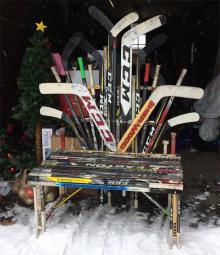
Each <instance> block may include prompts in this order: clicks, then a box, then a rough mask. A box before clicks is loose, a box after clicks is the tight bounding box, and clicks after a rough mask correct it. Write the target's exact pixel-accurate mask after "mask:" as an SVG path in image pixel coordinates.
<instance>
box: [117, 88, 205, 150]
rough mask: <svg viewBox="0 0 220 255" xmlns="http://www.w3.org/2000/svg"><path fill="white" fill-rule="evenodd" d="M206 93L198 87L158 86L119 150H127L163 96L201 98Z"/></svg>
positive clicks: (124, 136) (131, 126)
mask: <svg viewBox="0 0 220 255" xmlns="http://www.w3.org/2000/svg"><path fill="white" fill-rule="evenodd" d="M203 94H204V91H203V89H201V88H197V87H188V86H182V87H179V86H175V85H164V86H160V87H157V88H156V89H155V90H154V91H153V93H152V94H151V96H150V97H149V99H148V100H147V102H146V103H145V104H144V106H143V107H142V109H141V110H140V112H139V113H138V115H137V116H136V118H135V120H134V121H133V122H132V124H131V125H130V126H129V128H128V130H127V131H126V133H125V134H124V135H123V137H122V138H121V140H120V142H119V144H118V146H117V151H118V152H125V151H126V150H127V148H128V147H129V145H130V144H131V143H132V141H133V139H134V138H135V137H136V135H137V134H138V132H139V131H140V129H141V128H142V127H143V125H144V123H145V122H146V121H147V120H148V118H149V116H150V114H151V113H152V111H153V110H154V108H155V107H156V105H157V103H158V102H159V101H160V100H161V99H162V98H163V97H170V96H171V97H172V96H173V97H182V98H191V99H200V98H202V96H203Z"/></svg>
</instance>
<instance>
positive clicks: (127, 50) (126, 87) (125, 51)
mask: <svg viewBox="0 0 220 255" xmlns="http://www.w3.org/2000/svg"><path fill="white" fill-rule="evenodd" d="M165 22H166V20H165V17H164V16H163V15H158V16H156V17H154V18H151V19H149V20H146V21H144V22H142V23H141V24H139V25H137V26H135V27H133V28H132V29H130V30H129V31H127V32H126V33H125V34H124V35H123V37H122V41H121V96H120V98H121V106H122V113H123V115H124V116H127V115H129V112H130V110H131V82H132V43H133V42H134V41H135V40H136V39H137V38H138V37H140V36H141V35H143V34H146V33H148V32H150V31H152V30H154V29H156V28H158V27H160V26H162V25H163V24H165Z"/></svg>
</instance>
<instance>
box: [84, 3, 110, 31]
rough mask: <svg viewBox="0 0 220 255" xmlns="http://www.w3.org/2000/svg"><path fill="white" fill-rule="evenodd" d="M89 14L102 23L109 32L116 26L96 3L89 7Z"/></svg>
mask: <svg viewBox="0 0 220 255" xmlns="http://www.w3.org/2000/svg"><path fill="white" fill-rule="evenodd" d="M89 14H90V15H91V16H92V17H93V18H94V19H95V20H96V21H98V22H99V23H100V24H102V25H103V26H104V27H105V29H106V30H107V31H108V32H109V31H110V30H111V29H112V27H113V26H114V25H113V23H112V22H111V20H110V19H109V18H108V17H107V16H106V15H105V14H104V13H103V12H102V11H101V10H100V9H98V8H97V7H95V6H94V5H92V6H90V7H89Z"/></svg>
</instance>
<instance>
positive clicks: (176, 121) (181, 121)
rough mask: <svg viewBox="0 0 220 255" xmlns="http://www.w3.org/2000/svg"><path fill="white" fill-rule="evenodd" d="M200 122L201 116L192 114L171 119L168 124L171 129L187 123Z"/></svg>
mask: <svg viewBox="0 0 220 255" xmlns="http://www.w3.org/2000/svg"><path fill="white" fill-rule="evenodd" d="M199 120H200V116H199V114H198V113H197V112H190V113H185V114H182V115H179V116H177V117H174V118H172V119H169V120H168V121H167V123H168V125H169V126H170V127H174V126H177V125H181V124H185V123H191V122H197V121H199Z"/></svg>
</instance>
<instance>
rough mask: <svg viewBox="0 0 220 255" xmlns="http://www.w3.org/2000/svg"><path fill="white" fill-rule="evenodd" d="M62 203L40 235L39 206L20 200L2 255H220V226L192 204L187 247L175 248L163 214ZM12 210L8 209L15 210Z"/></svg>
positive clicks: (2, 231)
mask: <svg viewBox="0 0 220 255" xmlns="http://www.w3.org/2000/svg"><path fill="white" fill-rule="evenodd" d="M70 208H73V204H68V205H65V206H64V207H62V208H60V209H59V210H58V211H57V212H56V213H55V215H54V216H53V217H52V218H51V219H50V220H49V221H48V224H47V226H48V228H47V231H46V233H45V234H44V235H42V236H40V237H39V239H35V234H34V213H33V210H31V209H27V208H24V207H21V206H18V205H16V206H15V207H14V208H13V209H12V210H13V213H16V218H17V223H16V224H14V225H11V226H0V254H1V255H44V254H45V255H73V254H77V255H87V254H89V255H125V254H126V255H157V254H158V255H161V254H163V255H168V254H169V255H173V254H175V255H203V254H204V255H219V254H220V227H216V226H215V225H214V224H199V226H198V227H197V228H192V227H190V226H189V225H190V223H193V221H196V218H193V216H192V213H191V212H190V210H188V209H186V210H185V211H184V213H183V216H182V220H181V222H182V223H181V224H182V226H181V231H182V233H181V234H182V247H181V249H178V248H176V247H174V248H173V249H170V248H169V247H168V244H167V233H168V232H167V231H168V229H167V225H168V222H166V223H165V226H164V227H162V228H161V219H162V216H161V215H160V216H157V217H154V218H153V219H152V220H150V221H149V214H147V213H142V212H137V211H134V210H131V211H130V212H122V213H119V214H116V213H115V210H114V209H113V208H109V207H108V206H98V207H95V208H92V207H90V208H89V207H88V205H87V201H82V202H81V207H80V208H81V209H80V211H77V210H75V211H74V210H72V211H71V210H69V209H70ZM10 213H12V211H11V212H9V213H8V214H9V215H10Z"/></svg>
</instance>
